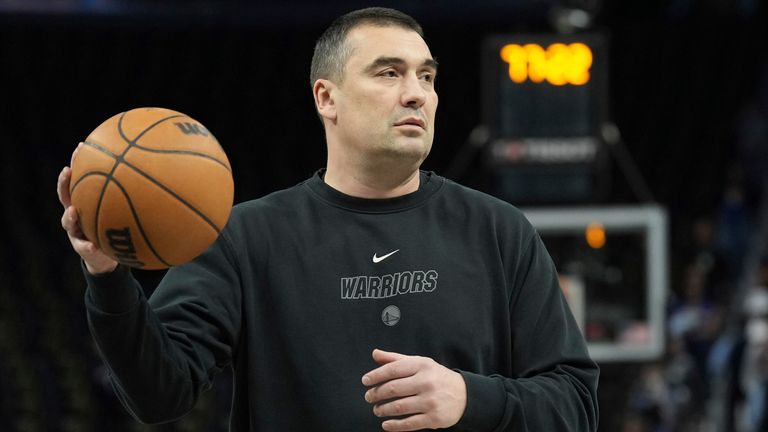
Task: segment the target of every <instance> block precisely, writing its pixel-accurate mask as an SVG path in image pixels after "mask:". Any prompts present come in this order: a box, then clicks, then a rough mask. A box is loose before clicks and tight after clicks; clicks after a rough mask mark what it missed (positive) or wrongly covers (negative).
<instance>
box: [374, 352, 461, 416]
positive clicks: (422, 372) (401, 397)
mask: <svg viewBox="0 0 768 432" xmlns="http://www.w3.org/2000/svg"><path fill="white" fill-rule="evenodd" d="M373 359H374V360H375V361H376V363H378V364H380V365H381V366H380V367H379V368H377V369H374V370H372V371H370V372H368V373H367V374H365V375H364V376H363V384H364V385H365V386H366V387H369V389H368V391H366V392H365V400H366V401H367V402H368V403H371V404H374V407H373V413H374V414H375V415H376V416H378V417H399V418H398V419H389V420H386V421H384V422H383V423H382V424H381V427H382V428H383V429H384V430H385V431H414V430H420V429H438V428H447V427H451V426H453V425H455V424H456V423H458V422H459V420H460V419H461V416H462V415H464V409H465V408H466V406H467V386H466V384H465V383H464V378H463V377H462V376H461V374H459V373H458V372H455V371H452V370H450V369H448V368H446V367H445V366H443V365H441V364H439V363H437V362H436V361H434V360H432V359H431V358H428V357H418V356H408V355H403V354H398V353H393V352H387V351H382V350H379V349H375V350H373Z"/></svg>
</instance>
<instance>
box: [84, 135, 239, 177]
mask: <svg viewBox="0 0 768 432" xmlns="http://www.w3.org/2000/svg"><path fill="white" fill-rule="evenodd" d="M83 144H85V145H87V146H88V147H91V148H93V149H94V150H97V151H100V152H102V153H104V154H106V155H107V156H111V157H113V158H115V159H118V158H120V156H119V155H117V154H115V153H113V152H112V151H110V150H109V149H107V148H105V147H103V146H101V145H99V144H96V143H94V142H90V141H83ZM134 147H136V148H137V149H141V150H144V151H148V152H151V153H160V154H183V155H188V156H197V157H201V158H205V159H210V160H212V161H214V162H216V163H218V164H219V165H221V166H222V167H224V169H226V170H227V171H230V172H232V170H231V169H230V168H229V166H227V164H225V163H224V162H222V161H220V160H218V159H216V158H215V157H212V156H208V155H207V154H204V153H198V152H194V151H189V150H158V149H152V148H148V147H142V146H140V145H138V144H136V145H135V146H134Z"/></svg>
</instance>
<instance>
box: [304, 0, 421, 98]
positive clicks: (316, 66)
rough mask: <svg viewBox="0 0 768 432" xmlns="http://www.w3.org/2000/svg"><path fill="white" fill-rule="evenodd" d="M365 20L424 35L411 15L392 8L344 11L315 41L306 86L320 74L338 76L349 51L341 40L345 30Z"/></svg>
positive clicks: (344, 36)
mask: <svg viewBox="0 0 768 432" xmlns="http://www.w3.org/2000/svg"><path fill="white" fill-rule="evenodd" d="M365 24H368V25H372V26H377V27H389V26H393V27H402V28H404V29H408V30H413V31H415V32H416V33H418V34H419V36H421V37H422V38H423V37H424V31H423V30H422V29H421V26H420V25H419V23H418V22H416V20H415V19H413V18H411V17H410V16H408V15H406V14H404V13H402V12H400V11H398V10H395V9H389V8H382V7H370V8H365V9H360V10H356V11H352V12H349V13H347V14H344V15H342V16H340V17H338V18H336V19H335V20H334V21H333V22H332V23H331V25H330V26H329V27H328V28H327V29H326V30H325V31H324V32H323V34H322V35H321V36H320V38H319V39H318V40H317V43H316V44H315V53H314V55H312V67H311V70H310V72H309V85H310V86H314V85H315V81H317V80H318V79H321V78H323V79H330V80H337V81H341V80H342V78H343V72H344V65H345V64H346V63H347V60H348V59H349V56H350V54H351V50H350V48H349V47H348V46H347V45H346V43H345V41H346V39H347V34H349V32H350V31H351V30H352V29H354V28H355V27H358V26H361V25H365Z"/></svg>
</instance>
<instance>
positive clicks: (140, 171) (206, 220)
mask: <svg viewBox="0 0 768 432" xmlns="http://www.w3.org/2000/svg"><path fill="white" fill-rule="evenodd" d="M84 144H86V145H88V146H91V147H93V148H94V149H96V150H98V151H101V152H103V153H105V154H107V155H109V156H112V157H114V158H115V160H116V161H117V163H118V164H119V163H121V162H122V163H124V164H125V166H127V167H129V168H131V169H132V170H134V171H136V172H137V173H138V174H140V175H141V176H142V177H144V178H146V179H147V180H149V181H151V182H153V183H155V184H156V185H157V186H159V187H160V188H161V189H163V190H165V191H166V192H168V193H169V194H171V195H172V196H173V197H174V198H176V199H177V200H179V202H181V203H182V204H184V205H185V206H187V207H188V208H189V209H190V210H192V211H193V212H195V213H196V214H197V215H198V216H200V218H201V219H203V220H204V221H205V222H206V223H208V225H210V226H211V228H213V229H214V230H215V231H216V233H219V232H221V229H220V228H219V227H217V226H216V224H215V223H214V222H213V221H212V220H210V219H208V217H207V216H205V214H203V213H201V212H200V211H198V210H197V209H196V208H195V207H193V206H192V205H191V204H189V203H188V202H187V201H186V200H185V199H183V198H182V197H180V196H179V195H177V194H176V193H175V192H173V191H172V190H170V189H169V188H168V187H166V186H165V185H163V184H162V183H160V182H158V181H157V180H155V179H154V178H152V177H150V176H149V175H148V174H147V173H145V172H144V171H142V170H140V169H139V168H137V167H136V166H134V165H133V164H132V163H130V162H128V161H127V160H125V159H123V158H122V157H121V156H119V155H116V154H114V153H112V152H111V151H109V150H107V149H105V148H103V147H101V146H99V145H98V144H95V143H90V142H88V141H86V142H84ZM136 148H141V147H139V146H136ZM142 149H143V150H146V149H144V148H142ZM214 160H215V159H214ZM217 162H218V161H217ZM219 163H221V162H219ZM222 165H223V164H222ZM114 172H115V169H114V167H113V169H112V171H111V172H110V173H109V174H108V176H109V177H108V178H109V179H112V178H113V177H112V175H113V174H114ZM83 177H84V176H82V177H81V178H80V179H79V180H78V181H77V183H79V182H80V181H81V180H82V178H83ZM77 183H75V186H77ZM105 189H106V188H105ZM72 190H74V186H73V187H72ZM102 193H103V191H102ZM99 204H101V201H99ZM98 209H99V207H97V210H98ZM97 215H98V213H97ZM97 217H98V216H97ZM97 227H98V225H97Z"/></svg>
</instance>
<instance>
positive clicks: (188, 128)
mask: <svg viewBox="0 0 768 432" xmlns="http://www.w3.org/2000/svg"><path fill="white" fill-rule="evenodd" d="M174 124H175V125H176V127H178V128H179V129H180V130H181V131H182V132H184V135H202V136H204V137H207V136H209V135H210V134H211V133H210V132H208V129H206V128H205V127H203V125H200V124H197V123H189V122H177V123H174Z"/></svg>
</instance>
